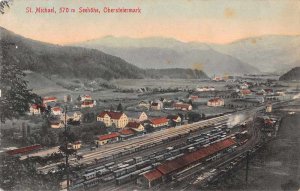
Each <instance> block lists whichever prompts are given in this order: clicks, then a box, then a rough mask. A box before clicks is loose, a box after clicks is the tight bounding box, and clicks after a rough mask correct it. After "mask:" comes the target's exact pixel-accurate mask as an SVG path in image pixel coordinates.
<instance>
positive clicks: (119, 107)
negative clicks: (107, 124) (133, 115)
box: [117, 103, 123, 111]
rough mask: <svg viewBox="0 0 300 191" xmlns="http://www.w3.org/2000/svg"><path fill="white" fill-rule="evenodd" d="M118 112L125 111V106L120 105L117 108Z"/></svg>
mask: <svg viewBox="0 0 300 191" xmlns="http://www.w3.org/2000/svg"><path fill="white" fill-rule="evenodd" d="M117 111H123V106H122V104H121V103H119V105H118V107H117Z"/></svg>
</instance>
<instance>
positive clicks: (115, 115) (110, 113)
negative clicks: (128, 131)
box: [98, 111, 124, 119]
mask: <svg viewBox="0 0 300 191" xmlns="http://www.w3.org/2000/svg"><path fill="white" fill-rule="evenodd" d="M123 114H124V113H123V112H119V111H102V112H101V113H100V114H99V115H98V117H101V118H103V117H104V116H105V115H108V116H109V117H110V118H112V119H120V118H121V116H122V115H123Z"/></svg>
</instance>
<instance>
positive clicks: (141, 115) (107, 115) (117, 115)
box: [95, 111, 182, 145]
mask: <svg viewBox="0 0 300 191" xmlns="http://www.w3.org/2000/svg"><path fill="white" fill-rule="evenodd" d="M97 121H101V122H103V123H104V124H105V125H106V126H107V127H109V126H113V127H115V128H117V129H119V131H118V132H113V133H110V134H106V135H100V136H99V137H98V138H97V139H96V140H95V143H96V144H97V145H104V144H107V143H110V142H115V141H118V140H124V139H128V138H130V137H133V136H135V135H138V134H143V133H144V132H145V127H146V126H150V127H152V128H153V129H159V128H163V127H167V126H170V124H171V123H172V124H174V125H176V124H181V121H182V120H181V118H180V116H178V115H174V116H173V115H170V116H168V117H154V118H149V117H148V115H147V114H146V113H145V112H125V113H124V112H120V111H103V112H101V113H100V114H99V115H98V116H97Z"/></svg>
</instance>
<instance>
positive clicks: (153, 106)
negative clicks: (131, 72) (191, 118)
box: [138, 98, 193, 111]
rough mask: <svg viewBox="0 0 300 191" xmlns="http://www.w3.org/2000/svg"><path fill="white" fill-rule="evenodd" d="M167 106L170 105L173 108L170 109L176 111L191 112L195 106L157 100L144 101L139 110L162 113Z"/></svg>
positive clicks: (139, 104) (140, 103)
mask: <svg viewBox="0 0 300 191" xmlns="http://www.w3.org/2000/svg"><path fill="white" fill-rule="evenodd" d="M165 105H170V106H171V107H170V108H169V109H174V110H182V111H191V110H192V109H193V106H192V105H191V104H189V103H184V102H181V101H173V100H166V99H163V98H162V99H161V100H155V101H147V100H143V101H140V102H139V103H138V107H139V108H144V109H146V110H153V111H160V110H163V109H164V108H166V107H165Z"/></svg>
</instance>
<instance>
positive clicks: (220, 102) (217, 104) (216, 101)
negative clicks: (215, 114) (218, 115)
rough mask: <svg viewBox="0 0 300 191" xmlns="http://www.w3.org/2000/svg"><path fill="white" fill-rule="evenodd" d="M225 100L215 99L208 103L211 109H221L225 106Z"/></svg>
mask: <svg viewBox="0 0 300 191" xmlns="http://www.w3.org/2000/svg"><path fill="white" fill-rule="evenodd" d="M224 104H225V103H224V99H222V98H213V99H210V100H208V102H207V106H209V107H220V106H224Z"/></svg>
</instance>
